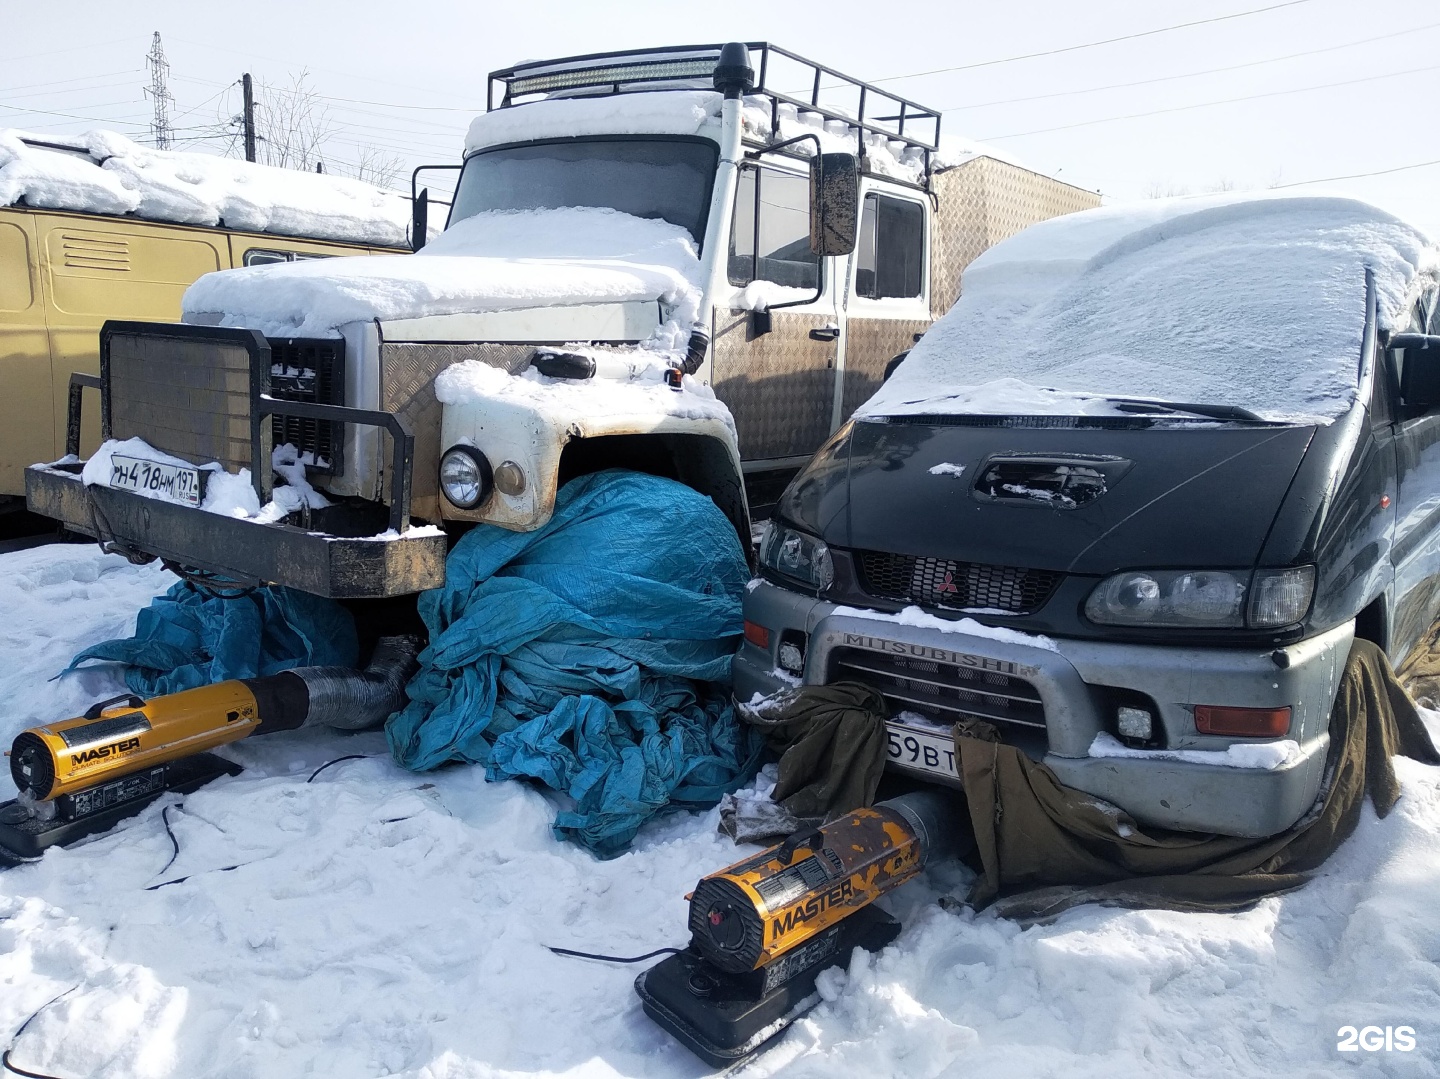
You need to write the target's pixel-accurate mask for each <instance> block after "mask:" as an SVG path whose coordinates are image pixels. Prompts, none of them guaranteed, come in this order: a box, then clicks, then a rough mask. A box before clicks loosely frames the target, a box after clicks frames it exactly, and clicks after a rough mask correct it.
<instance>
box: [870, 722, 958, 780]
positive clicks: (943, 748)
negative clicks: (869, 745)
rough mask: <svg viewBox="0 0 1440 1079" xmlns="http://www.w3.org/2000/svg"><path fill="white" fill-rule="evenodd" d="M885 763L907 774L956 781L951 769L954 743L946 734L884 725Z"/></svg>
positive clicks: (907, 726) (955, 770)
mask: <svg viewBox="0 0 1440 1079" xmlns="http://www.w3.org/2000/svg"><path fill="white" fill-rule="evenodd" d="M885 733H886V739H887V749H888V750H889V760H890V763H891V764H892V765H894V766H895V767H896V768H902V769H904V770H905V771H907V772H923V773H926V774H929V775H936V776H946V777H948V778H950V779H959V778H960V772H959V770H958V769H957V768H956V767H955V739H954V738H953V737H952V736H951V734H950V732H949V731H941V730H926V729H925V728H924V727H912V726H909V725H908V724H905V723H896V722H894V721H893V720H892V721H890V722H888V723H886V724H885Z"/></svg>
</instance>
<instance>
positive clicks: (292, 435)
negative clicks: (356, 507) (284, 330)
mask: <svg viewBox="0 0 1440 1079" xmlns="http://www.w3.org/2000/svg"><path fill="white" fill-rule="evenodd" d="M269 344H270V396H271V397H275V398H277V399H279V400H281V401H317V402H319V403H321V404H327V405H343V404H344V403H345V342H344V341H343V340H337V339H333V338H300V337H279V338H275V337H272V338H270V340H269ZM270 422H271V424H272V437H273V438H274V444H275V445H276V446H277V447H279V446H284V445H286V444H287V443H288V444H289V445H292V446H294V447H295V448H296V449H298V450H299V451H300V453H301V460H302V461H304V462H305V463H306V464H307V465H308V466H309V468H310V470H311V471H312V472H319V473H322V474H325V475H336V474H338V473H340V472H341V471H342V470H343V469H344V462H343V460H342V454H343V453H344V447H345V425H344V424H343V423H338V422H336V421H334V420H307V419H300V418H299V417H296V416H271V417H270Z"/></svg>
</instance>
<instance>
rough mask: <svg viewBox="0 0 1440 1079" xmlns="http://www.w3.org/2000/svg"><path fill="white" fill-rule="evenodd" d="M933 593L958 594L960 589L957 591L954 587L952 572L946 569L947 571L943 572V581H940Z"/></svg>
mask: <svg viewBox="0 0 1440 1079" xmlns="http://www.w3.org/2000/svg"><path fill="white" fill-rule="evenodd" d="M935 591H937V592H959V591H960V589H958V588H956V587H955V574H953V573H952V572H950V571H949V570H948V569H947V570H946V571H945V579H944V580H943V581H941V582H940V583H939V584H938V585H936V586H935Z"/></svg>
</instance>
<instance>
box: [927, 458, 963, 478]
mask: <svg viewBox="0 0 1440 1079" xmlns="http://www.w3.org/2000/svg"><path fill="white" fill-rule="evenodd" d="M928 471H929V473H930V475H932V476H963V475H965V466H964V465H952V464H951V463H950V462H948V461H942V462H941V463H940V464H938V465H931V466H930V468H929V469H928Z"/></svg>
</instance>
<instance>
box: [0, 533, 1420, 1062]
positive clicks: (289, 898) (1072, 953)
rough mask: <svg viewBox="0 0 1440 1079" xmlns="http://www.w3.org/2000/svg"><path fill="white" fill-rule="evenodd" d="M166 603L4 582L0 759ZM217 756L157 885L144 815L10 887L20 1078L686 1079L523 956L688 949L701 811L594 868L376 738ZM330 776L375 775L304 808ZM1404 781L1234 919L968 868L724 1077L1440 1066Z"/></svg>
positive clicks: (1, 1010)
mask: <svg viewBox="0 0 1440 1079" xmlns="http://www.w3.org/2000/svg"><path fill="white" fill-rule="evenodd" d="M168 581H169V578H168V576H167V575H166V574H164V573H162V572H161V571H159V570H157V569H155V568H153V567H150V568H134V567H131V566H128V565H127V564H126V563H124V562H123V561H121V560H119V559H118V558H114V557H112V556H104V555H100V554H99V553H97V552H96V551H95V550H94V549H93V548H84V547H59V546H54V547H46V548H40V549H36V550H31V551H24V552H20V553H17V554H11V555H6V556H3V557H0V610H3V611H4V612H5V614H6V619H5V625H4V630H3V632H4V634H5V635H4V636H3V637H0V642H3V643H0V647H3V648H4V650H5V651H4V654H3V658H4V660H5V662H4V663H3V666H0V671H3V674H0V678H3V682H0V689H3V691H4V700H5V701H6V704H7V709H6V711H5V713H4V714H3V715H4V719H3V721H0V738H3V739H5V740H7V741H8V739H9V738H10V737H11V736H13V734H14V733H15V732H17V731H18V730H20V729H21V728H22V727H24V726H25V725H27V724H29V723H32V722H34V721H35V720H37V719H44V718H56V717H58V716H64V715H70V714H73V713H75V712H76V711H77V710H78V709H79V708H81V707H82V706H83V705H84V704H85V703H88V701H89V700H90V699H91V697H93V696H100V695H102V694H104V693H106V692H109V691H110V690H111V689H112V688H113V683H108V684H107V683H105V682H104V676H103V675H101V674H99V673H95V674H85V675H81V676H80V679H87V678H88V679H91V680H92V681H91V682H90V683H89V684H86V685H83V686H82V685H81V683H80V679H76V678H73V677H67V678H66V679H64V680H62V681H61V682H58V683H47V682H46V681H45V679H47V678H49V677H50V676H51V675H53V674H54V673H55V671H57V670H58V669H59V668H60V667H62V666H63V665H64V663H65V662H66V661H67V660H68V659H69V656H70V655H71V653H72V652H73V651H74V650H76V649H78V648H80V647H82V646H83V645H86V644H89V643H92V642H93V641H96V640H100V639H103V638H107V637H110V636H113V635H115V634H117V633H122V632H125V631H127V630H128V627H129V624H130V622H131V621H132V620H133V615H134V611H135V609H136V608H137V607H138V606H139V605H140V604H141V603H143V602H144V601H145V599H146V598H147V597H148V596H149V595H151V594H153V593H155V592H158V591H160V590H161V589H162V588H164V587H165V585H166V584H167V583H168ZM231 752H232V754H233V755H234V756H235V757H236V759H238V760H241V761H242V762H243V763H244V764H245V765H246V768H247V771H246V772H245V773H244V774H242V775H241V776H238V777H236V778H234V779H227V780H222V781H220V782H217V783H214V784H212V785H210V786H209V787H207V788H205V789H203V790H201V791H199V792H197V793H195V794H191V795H188V796H186V797H184V798H183V799H181V798H178V797H171V798H168V799H167V800H166V802H167V804H171V805H174V804H176V803H180V802H183V809H181V808H173V809H171V810H170V811H169V816H170V820H171V822H172V825H173V828H174V832H175V836H176V839H177V841H178V843H179V847H180V852H179V854H178V856H176V857H175V860H174V864H173V865H169V866H167V865H166V863H167V861H169V860H170V857H171V853H172V849H171V844H170V841H169V839H168V838H167V837H166V835H165V831H164V828H163V826H162V823H161V813H160V807H159V806H156V807H152V808H151V809H150V810H147V811H146V812H145V813H144V814H143V815H141V816H139V817H137V818H134V819H132V820H131V821H129V822H127V823H126V824H124V825H122V826H121V827H120V828H119V829H118V830H116V831H115V832H114V833H112V834H109V835H106V836H102V837H98V838H96V839H93V840H91V841H89V842H87V843H85V844H83V845H81V846H78V847H75V848H72V849H70V850H53V851H51V852H50V853H48V854H47V855H46V857H45V858H44V860H43V861H42V862H40V863H39V864H37V865H33V866H28V867H24V868H21V869H12V870H7V871H0V1039H8V1038H9V1037H10V1036H11V1033H12V1032H13V1031H14V1030H15V1029H16V1028H18V1027H19V1026H20V1025H21V1023H23V1022H24V1020H25V1019H26V1018H27V1017H28V1016H30V1015H31V1014H32V1013H33V1012H36V1011H37V1010H39V1015H38V1016H37V1017H36V1018H35V1019H34V1021H33V1022H31V1024H30V1026H29V1027H28V1028H27V1029H26V1031H25V1032H24V1034H23V1036H21V1037H20V1038H19V1039H18V1041H17V1042H16V1043H15V1044H14V1046H13V1049H12V1058H11V1059H12V1061H13V1063H15V1064H16V1065H18V1066H20V1067H23V1068H26V1069H28V1070H31V1071H43V1072H49V1073H51V1074H54V1075H59V1076H77V1077H78V1076H94V1075H104V1076H106V1077H107V1079H129V1077H145V1079H155V1077H161V1076H167V1077H168V1076H174V1077H180V1076H184V1077H186V1079H197V1077H212V1076H213V1077H226V1079H238V1077H248V1076H257V1077H259V1076H264V1077H267V1079H268V1077H271V1076H298V1075H309V1076H335V1077H344V1079H353V1077H356V1076H372V1075H403V1076H408V1077H412V1079H482V1077H483V1079H492V1077H499V1076H515V1075H521V1074H526V1075H536V1074H539V1075H549V1076H612V1075H626V1076H645V1077H693V1076H699V1075H703V1074H706V1072H707V1069H706V1068H704V1067H703V1066H702V1065H701V1064H700V1063H699V1062H698V1061H697V1060H696V1059H695V1058H694V1057H692V1056H691V1055H690V1054H689V1053H688V1052H687V1051H686V1050H684V1049H682V1048H681V1047H680V1046H678V1045H677V1044H675V1043H674V1042H672V1041H671V1040H670V1039H669V1037H668V1036H667V1035H665V1034H663V1033H662V1032H661V1031H660V1030H659V1029H658V1028H656V1027H655V1026H653V1025H652V1024H651V1023H650V1021H649V1020H648V1019H646V1018H645V1016H644V1015H643V1013H642V1012H641V1010H640V1006H639V1003H638V1001H637V999H636V998H635V996H634V993H633V991H632V989H631V983H632V982H633V979H634V976H635V974H636V973H637V970H636V968H634V967H623V966H610V965H605V964H600V963H594V962H588V961H582V960H575V959H566V958H561V957H557V956H554V955H552V954H551V953H549V952H548V951H546V950H545V948H544V946H545V945H552V944H553V945H559V946H565V947H572V948H579V949H583V950H591V951H606V952H611V953H613V954H638V953H640V952H644V951H648V950H650V949H652V948H654V947H658V946H660V945H664V944H680V943H683V940H684V935H685V934H684V918H685V902H684V894H685V892H686V891H688V890H689V889H690V888H691V887H692V886H693V885H694V883H695V881H696V880H697V879H698V878H699V877H700V876H701V875H702V874H703V873H705V872H707V871H709V870H711V869H714V868H716V867H719V866H721V865H723V864H726V863H728V862H730V861H732V860H735V859H736V858H737V857H738V856H739V854H740V853H741V850H737V848H735V847H734V846H732V845H731V844H730V843H729V842H728V840H722V839H721V838H720V837H718V836H717V835H716V834H715V824H716V814H715V813H714V812H711V813H705V814H675V815H671V816H669V817H667V818H663V819H661V820H659V821H657V822H655V823H653V824H652V825H651V826H649V827H647V829H646V830H645V831H643V832H642V833H641V836H640V839H639V842H638V843H637V844H636V848H635V850H634V851H633V852H632V853H630V854H627V855H625V856H624V857H621V858H618V859H616V860H614V861H611V862H596V861H595V860H594V859H593V858H591V857H590V856H589V855H588V854H586V853H584V852H583V851H580V850H578V849H576V848H574V847H571V846H567V845H563V844H561V843H558V842H556V841H555V840H554V839H552V838H551V836H550V832H549V821H550V818H551V816H552V813H553V807H552V806H551V805H550V803H549V802H548V801H547V799H546V798H545V797H543V796H542V795H541V794H539V793H537V792H536V791H535V790H533V789H530V788H528V787H526V786H523V785H521V784H518V783H505V784H486V783H485V782H484V780H483V777H482V775H481V772H480V770H478V769H473V768H463V767H461V768H453V769H447V770H443V771H440V772H436V773H432V774H428V775H413V774H410V773H406V772H403V771H401V770H400V769H398V768H397V767H396V766H394V765H393V764H391V763H390V761H389V759H388V758H387V757H386V755H385V748H384V740H383V738H382V737H381V736H380V735H378V734H364V735H357V736H345V735H341V734H337V733H329V732H324V731H299V732H290V733H287V734H281V735H276V736H272V737H270V738H268V739H256V740H253V741H251V742H245V743H240V744H238V745H236V746H234V747H232V748H231ZM350 753H360V754H365V755H367V757H368V759H362V760H353V761H345V762H343V763H339V764H336V765H334V766H333V767H330V768H328V769H327V770H326V771H324V772H322V773H321V774H320V775H318V776H316V777H315V779H314V782H313V783H307V782H306V779H307V777H308V776H310V775H311V773H312V772H313V771H314V769H315V768H317V767H318V766H319V765H321V764H322V763H324V762H326V761H328V760H331V759H333V758H335V757H339V756H341V755H344V754H350ZM1398 767H1399V773H1400V776H1401V779H1402V781H1403V783H1404V788H1405V796H1404V797H1403V798H1402V800H1401V802H1400V804H1399V806H1398V807H1397V808H1396V810H1395V812H1394V813H1393V814H1392V815H1391V817H1390V818H1389V819H1388V820H1386V821H1384V822H1380V821H1377V820H1376V819H1375V818H1374V814H1373V813H1372V812H1371V811H1370V810H1369V809H1368V808H1367V809H1366V811H1365V814H1364V819H1363V820H1362V822H1361V826H1360V831H1359V833H1358V834H1357V836H1356V837H1355V838H1354V839H1352V841H1351V842H1349V843H1348V844H1346V846H1345V847H1344V848H1343V849H1342V850H1341V851H1340V852H1339V853H1338V854H1337V855H1336V857H1335V858H1334V859H1333V860H1332V861H1331V862H1330V863H1329V864H1328V865H1327V866H1326V867H1325V868H1324V870H1323V872H1322V873H1321V874H1320V876H1319V878H1318V879H1317V880H1316V881H1315V882H1313V883H1312V884H1310V885H1309V886H1307V887H1306V888H1304V889H1302V890H1301V891H1299V892H1297V893H1294V894H1292V895H1289V896H1286V897H1283V898H1279V899H1272V900H1267V901H1266V902H1264V903H1262V904H1260V905H1259V906H1258V907H1257V908H1256V909H1255V910H1253V911H1251V912H1249V913H1245V914H1239V915H1209V914H1206V915H1187V914H1175V913H1166V912H1123V911H1112V910H1104V909H1098V908H1093V907H1087V908H1082V909H1078V910H1075V911H1072V912H1070V913H1067V914H1065V915H1064V916H1062V917H1061V918H1060V919H1059V920H1058V921H1057V922H1055V923H1054V924H1053V925H1050V926H1045V927H1036V928H1030V929H1021V928H1019V927H1018V926H1016V925H1014V924H1011V923H1007V922H1003V921H999V920H997V919H995V918H993V917H990V916H987V915H984V914H982V915H978V916H977V915H971V914H968V913H947V912H945V911H944V910H942V909H940V908H939V907H938V906H936V905H935V904H934V903H933V900H934V899H935V898H936V896H937V895H939V894H941V893H943V892H948V891H954V890H957V889H961V888H963V887H964V885H965V883H966V881H967V879H968V874H967V873H966V872H965V871H964V870H961V869H958V868H954V867H949V868H945V869H939V870H934V871H931V872H930V873H929V874H928V875H927V876H925V877H923V878H921V879H919V880H917V881H915V882H913V883H911V884H908V885H906V886H905V887H904V888H903V889H901V890H900V891H898V892H897V893H895V894H894V895H893V896H892V897H891V902H890V904H889V905H890V906H891V909H892V910H894V911H895V913H897V914H898V915H899V916H900V917H901V918H902V919H903V920H904V922H905V926H906V928H905V931H904V933H903V935H902V936H901V937H900V939H899V940H898V941H897V942H896V943H895V944H894V945H892V946H891V947H890V948H887V949H886V950H885V951H884V952H882V953H881V954H880V955H878V956H861V957H859V958H857V959H856V960H855V961H854V962H853V963H852V965H851V967H850V969H849V972H848V974H843V975H842V974H838V973H837V974H836V975H835V976H833V977H828V978H827V979H826V980H825V983H824V986H823V988H824V992H825V996H826V998H827V999H826V1001H825V1002H824V1003H822V1004H821V1006H820V1007H819V1008H817V1009H816V1010H815V1011H814V1012H812V1013H811V1015H810V1016H809V1017H808V1018H806V1019H804V1020H802V1021H801V1022H800V1023H798V1024H797V1025H796V1026H795V1027H794V1028H792V1030H791V1032H790V1033H789V1034H788V1036H787V1037H786V1038H785V1040H784V1041H783V1042H782V1043H781V1044H780V1045H779V1046H778V1047H777V1048H775V1049H773V1050H772V1051H771V1052H769V1053H767V1054H766V1055H764V1056H762V1057H760V1058H759V1059H758V1060H757V1061H756V1062H755V1063H753V1064H752V1065H751V1066H750V1067H749V1068H747V1069H744V1070H743V1071H742V1072H741V1074H743V1075H746V1076H754V1077H766V1076H774V1075H784V1076H785V1077H786V1079H790V1077H802V1079H804V1077H811V1076H814V1077H817V1079H819V1077H826V1079H828V1077H831V1076H837V1075H866V1076H876V1077H883V1076H897V1077H898V1076H903V1077H905V1079H912V1077H929V1076H939V1075H956V1076H966V1077H967V1079H970V1077H982V1079H983V1077H990V1076H994V1077H1005V1079H1009V1077H1012V1076H1066V1077H1070V1076H1080V1077H1091V1076H1093V1077H1095V1079H1115V1077H1117V1076H1125V1077H1129V1076H1146V1075H1156V1076H1160V1075H1163V1076H1206V1077H1208V1076H1214V1077H1216V1079H1230V1077H1233V1076H1263V1077H1265V1079H1270V1077H1273V1076H1282V1075H1283V1076H1291V1075H1307V1076H1310V1075H1321V1074H1336V1073H1339V1072H1340V1070H1341V1067H1342V1066H1346V1070H1345V1072H1344V1074H1357V1075H1365V1076H1371V1075H1375V1076H1379V1075H1395V1076H1412V1075H1413V1076H1420V1075H1431V1076H1433V1075H1436V1074H1440V1024H1437V1022H1436V1018H1435V1017H1436V1016H1437V1015H1440V972H1437V966H1436V960H1437V958H1440V919H1436V918H1435V916H1434V913H1433V905H1434V896H1435V895H1436V894H1437V891H1440V769H1436V768H1428V767H1424V766H1421V765H1416V764H1413V763H1411V762H1407V761H1400V762H1398ZM744 849H749V848H744ZM230 866H236V867H237V868H234V869H228V868H227V867H230ZM181 878H184V879H183V880H181ZM167 882H175V883H167ZM156 884H161V885H164V886H163V887H159V888H156V889H155V890H147V889H149V888H152V887H153V886H154V885H156ZM61 994H65V995H63V996H61ZM57 996H60V999H59V1000H56V1001H55V1002H54V1003H48V1002H50V1001H52V1000H53V999H54V998H56V997H57ZM47 1004H48V1006H47ZM1365 1024H1375V1025H1378V1026H1382V1027H1383V1026H1385V1025H1387V1024H1388V1025H1392V1026H1394V1025H1409V1026H1413V1027H1414V1028H1415V1030H1416V1036H1417V1040H1418V1046H1417V1048H1416V1049H1415V1050H1414V1051H1413V1052H1410V1053H1401V1052H1398V1051H1395V1052H1390V1053H1385V1052H1375V1053H1366V1052H1358V1053H1354V1054H1342V1053H1338V1052H1337V1051H1336V1031H1337V1029H1338V1028H1339V1027H1341V1026H1344V1025H1357V1026H1361V1025H1365ZM0 1044H3V1043H0Z"/></svg>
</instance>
